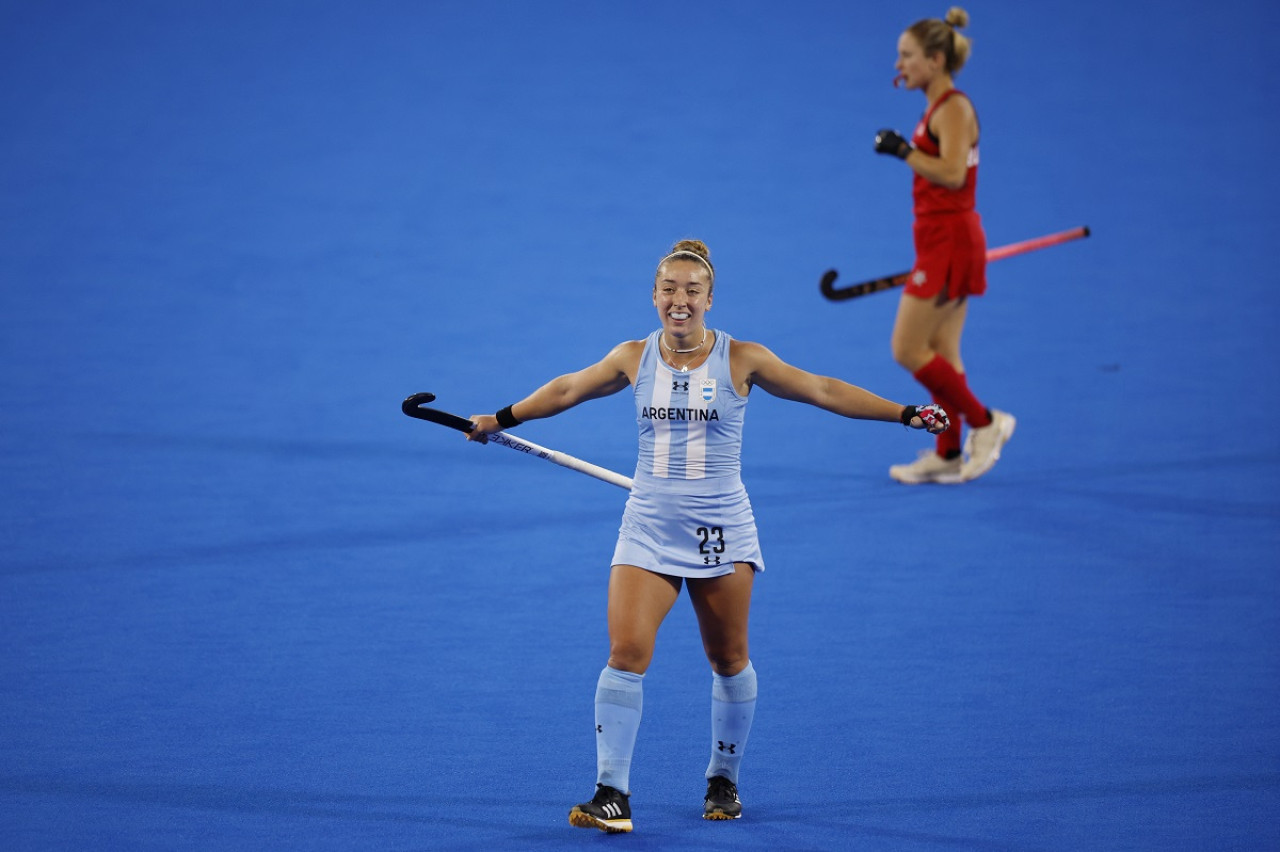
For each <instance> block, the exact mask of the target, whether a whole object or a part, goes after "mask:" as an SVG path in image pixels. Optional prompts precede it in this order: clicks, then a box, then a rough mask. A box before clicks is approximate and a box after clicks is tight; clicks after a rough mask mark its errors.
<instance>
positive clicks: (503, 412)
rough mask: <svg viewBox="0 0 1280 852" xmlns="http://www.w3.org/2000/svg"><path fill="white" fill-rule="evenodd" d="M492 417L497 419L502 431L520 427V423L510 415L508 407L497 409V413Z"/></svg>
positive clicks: (509, 407)
mask: <svg viewBox="0 0 1280 852" xmlns="http://www.w3.org/2000/svg"><path fill="white" fill-rule="evenodd" d="M494 417H496V418H498V425H499V426H501V427H502V428H503V429H512V428H514V427H516V426H519V425H520V421H519V420H517V419H516V416H515V415H514V414H512V413H511V406H510V405H508V406H507V407H506V408H499V409H498V413H497V414H495V415H494Z"/></svg>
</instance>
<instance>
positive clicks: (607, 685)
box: [596, 666, 644, 793]
mask: <svg viewBox="0 0 1280 852" xmlns="http://www.w3.org/2000/svg"><path fill="white" fill-rule="evenodd" d="M643 680H644V675H642V674H636V673H635V672H624V671H619V670H618V669H615V668H611V667H609V666H605V667H604V671H602V672H600V680H598V681H597V682H596V781H597V782H599V783H600V784H604V785H606V786H608V787H614V788H616V789H618V790H621V791H622V792H624V793H630V792H631V753H632V752H633V751H635V747H636V734H637V733H638V732H639V730H640V711H641V709H642V708H643V706H644V684H643V682H642V681H643Z"/></svg>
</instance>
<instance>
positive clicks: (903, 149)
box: [876, 128, 915, 160]
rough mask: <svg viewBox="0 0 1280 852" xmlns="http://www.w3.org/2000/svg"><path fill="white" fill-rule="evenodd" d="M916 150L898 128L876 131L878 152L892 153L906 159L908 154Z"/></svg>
mask: <svg viewBox="0 0 1280 852" xmlns="http://www.w3.org/2000/svg"><path fill="white" fill-rule="evenodd" d="M914 150H915V149H914V148H912V147H911V143H910V142H908V141H907V140H905V139H903V138H902V134H900V133H899V132H898V131H896V130H889V129H887V128H886V129H884V130H881V131H879V132H877V133H876V153H877V154H892V155H893V156H895V157H900V158H902V159H904V160H905V159H906V158H907V155H908V154H910V153H911V152H912V151H914Z"/></svg>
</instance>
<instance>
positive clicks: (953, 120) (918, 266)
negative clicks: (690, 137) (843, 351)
mask: <svg viewBox="0 0 1280 852" xmlns="http://www.w3.org/2000/svg"><path fill="white" fill-rule="evenodd" d="M968 23H969V15H968V13H967V12H965V10H964V9H961V8H959V7H952V8H951V9H950V10H949V11H948V12H947V16H946V18H945V19H944V20H939V19H937V18H926V19H924V20H920V21H917V22H916V23H914V24H912V25H911V26H910V27H908V28H907V30H906V31H905V32H903V33H902V35H901V36H900V37H899V39H898V61H897V63H896V65H895V66H894V67H895V68H896V69H897V72H898V74H897V76H896V77H895V78H894V85H895V86H897V85H903V86H905V87H906V88H908V89H916V90H919V91H920V92H922V93H923V94H924V96H925V99H926V101H927V107H926V109H925V113H924V116H923V117H922V118H921V120H920V123H919V124H918V125H917V126H916V129H915V132H914V133H913V134H912V137H911V140H910V141H908V140H906V139H904V138H903V137H902V136H901V135H900V134H899V133H898V132H897V131H894V130H881V131H880V132H879V133H877V134H876V139H875V150H876V152H877V153H880V154H889V155H892V156H896V157H899V158H901V159H902V160H904V161H906V163H907V165H908V166H910V167H911V170H912V171H913V172H914V177H913V183H912V197H913V199H914V202H915V224H914V241H915V250H916V261H915V266H914V267H913V268H912V270H911V277H910V279H909V280H908V282H907V285H906V288H905V290H904V291H903V294H902V299H901V301H900V302H899V305H898V316H897V319H896V321H895V323H894V328H893V357H894V360H896V361H897V362H898V363H899V364H901V365H902V366H903V367H905V368H906V369H907V370H908V371H910V373H911V375H912V376H914V377H915V379H916V380H917V381H919V382H920V384H922V385H924V386H925V387H926V388H927V389H928V390H929V392H930V393H931V394H933V400H934V402H936V403H937V404H938V405H940V406H942V408H943V409H944V410H946V411H947V413H948V414H950V415H951V417H952V419H953V422H954V423H955V424H956V426H958V425H959V424H960V423H964V424H965V425H967V426H968V427H969V430H968V432H969V433H968V437H967V438H966V439H965V440H964V443H963V452H962V444H961V428H955V427H953V428H952V429H949V430H947V431H946V432H943V433H942V434H940V435H939V436H938V439H937V447H936V449H935V450H932V451H929V450H926V451H924V452H922V453H921V455H920V458H918V459H917V460H916V461H914V462H911V463H909V464H901V465H894V466H893V467H891V468H889V475H890V476H892V477H893V478H894V479H895V480H897V481H899V482H903V483H907V484H917V483H923V482H935V483H948V484H954V483H960V482H967V481H969V480H971V479H976V478H977V477H979V476H982V475H983V474H984V473H986V472H987V471H989V470H990V469H991V467H992V466H993V465H994V464H995V463H996V460H997V459H999V458H1000V451H1001V449H1002V448H1003V447H1004V445H1005V442H1006V441H1008V440H1009V437H1010V436H1011V435H1013V430H1014V426H1015V425H1016V422H1017V421H1016V420H1015V419H1014V417H1013V416H1012V415H1011V414H1008V413H1006V412H1004V411H998V410H995V409H989V408H987V407H986V406H985V405H983V404H982V402H980V401H979V400H978V398H977V397H976V396H975V395H974V393H973V391H971V390H970V389H969V384H968V380H967V378H966V374H965V368H964V362H963V361H962V360H961V357H960V337H961V335H962V333H963V332H964V322H965V315H966V313H967V311H968V307H969V297H970V296H980V295H982V294H983V293H984V292H986V289H987V278H986V267H987V260H986V252H987V240H986V235H985V234H984V233H983V230H982V220H981V219H980V218H979V216H978V213H977V210H976V207H975V191H976V188H977V178H978V116H977V113H976V112H975V110H974V108H973V103H972V102H971V101H970V100H969V98H968V96H967V95H965V94H964V93H963V92H961V91H960V90H959V89H957V88H956V87H955V83H954V77H955V75H956V74H957V73H958V72H959V71H960V69H961V67H963V66H964V63H965V61H966V60H967V59H968V58H969V47H970V46H969V40H968V39H967V38H965V37H964V36H963V35H961V34H960V33H959V32H958V31H959V30H960V29H962V28H964V27H965V26H967V25H968Z"/></svg>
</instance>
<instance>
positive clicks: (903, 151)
mask: <svg viewBox="0 0 1280 852" xmlns="http://www.w3.org/2000/svg"><path fill="white" fill-rule="evenodd" d="M914 150H915V147H914V146H913V145H912V144H911V143H910V142H908V141H907V140H905V139H903V140H902V144H901V145H899V146H898V159H899V160H905V159H906V158H907V157H910V156H911V152H912V151H914Z"/></svg>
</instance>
